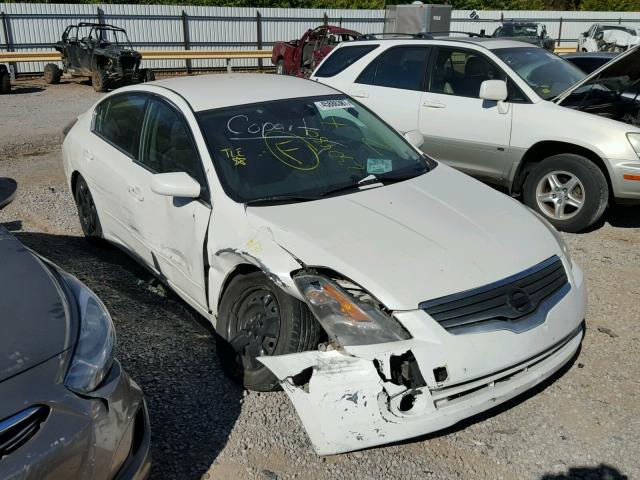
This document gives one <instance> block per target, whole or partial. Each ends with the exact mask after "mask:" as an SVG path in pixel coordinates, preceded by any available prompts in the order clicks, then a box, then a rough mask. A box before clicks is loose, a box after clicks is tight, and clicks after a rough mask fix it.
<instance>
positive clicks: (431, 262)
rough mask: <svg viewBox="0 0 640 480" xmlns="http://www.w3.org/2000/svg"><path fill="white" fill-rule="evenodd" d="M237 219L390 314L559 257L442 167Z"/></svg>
mask: <svg viewBox="0 0 640 480" xmlns="http://www.w3.org/2000/svg"><path fill="white" fill-rule="evenodd" d="M247 215H248V219H249V222H250V223H251V224H252V226H253V227H255V228H258V229H259V228H268V229H269V230H270V231H271V232H272V234H273V239H274V241H276V242H277V243H278V244H279V245H281V246H282V247H283V248H285V249H286V250H287V251H289V252H290V253H292V254H293V255H295V256H296V257H297V258H298V259H300V261H301V262H303V263H305V264H306V265H308V266H318V267H320V266H321V267H328V268H331V269H333V270H335V271H337V272H339V273H340V274H342V275H344V276H346V277H347V278H349V279H351V280H352V281H354V282H356V283H358V284H360V285H361V286H362V287H363V288H365V289H367V290H368V291H369V292H370V293H372V294H373V295H374V296H376V297H377V298H378V299H379V300H380V301H381V302H383V303H384V304H385V305H386V306H387V307H388V308H390V309H393V310H410V309H416V308H418V304H419V303H420V302H422V301H424V300H429V299H433V298H438V297H441V296H444V295H448V294H451V293H455V292H460V291H464V290H468V289H471V288H475V287H478V286H481V285H486V284H488V283H491V282H494V281H496V280H500V279H502V278H505V277H508V276H510V275H513V274H515V273H518V272H521V271H523V270H525V269H527V268H529V267H532V266H534V265H536V264H538V263H539V262H541V261H543V260H546V259H548V258H549V257H551V256H553V255H558V256H560V255H561V254H562V253H561V249H560V246H559V245H558V243H557V242H556V240H555V238H554V237H553V235H552V234H551V233H550V232H549V230H548V228H547V227H546V226H545V225H544V224H543V223H542V222H541V221H539V220H538V219H537V218H536V217H535V216H534V215H533V214H532V213H530V212H529V211H528V210H527V209H526V208H525V207H523V206H522V205H521V204H519V203H517V202H516V201H514V200H512V199H510V198H508V197H507V196H505V195H503V194H502V193H499V192H497V191H495V190H493V189H491V188H489V187H487V186H485V185H483V184H481V183H480V182H478V181H476V180H474V179H472V178H471V177H468V176H466V175H464V174H462V173H459V172H457V171H455V170H453V169H451V168H449V167H446V166H444V165H438V167H437V168H435V169H434V170H433V171H431V172H428V173H426V174H425V175H421V176H419V177H416V178H414V179H411V180H407V181H404V182H400V183H397V184H393V185H388V186H385V187H377V188H370V189H366V190H361V191H358V192H356V193H353V194H348V195H341V196H336V197H332V198H327V199H323V200H317V201H311V202H303V203H294V204H287V205H278V206H268V207H267V206H265V207H249V208H248V209H247Z"/></svg>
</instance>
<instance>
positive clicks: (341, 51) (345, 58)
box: [314, 45, 378, 77]
mask: <svg viewBox="0 0 640 480" xmlns="http://www.w3.org/2000/svg"><path fill="white" fill-rule="evenodd" d="M376 48H378V45H353V46H348V47H341V48H338V49H337V50H336V51H335V52H333V54H332V55H330V56H329V57H328V58H327V59H326V60H325V61H324V62H322V65H320V68H318V71H317V72H316V73H314V76H315V77H333V76H334V75H336V74H338V73H340V72H341V71H343V70H344V69H345V68H347V67H348V66H350V65H352V64H354V63H355V62H357V61H358V60H360V59H361V58H362V57H364V56H365V55H366V54H367V53H369V52H371V51H372V50H375V49H376Z"/></svg>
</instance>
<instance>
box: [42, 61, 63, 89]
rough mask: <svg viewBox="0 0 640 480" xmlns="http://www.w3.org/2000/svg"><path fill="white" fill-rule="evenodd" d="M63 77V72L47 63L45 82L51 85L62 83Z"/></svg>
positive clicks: (54, 65) (52, 64)
mask: <svg viewBox="0 0 640 480" xmlns="http://www.w3.org/2000/svg"><path fill="white" fill-rule="evenodd" d="M61 77H62V70H60V68H59V67H58V66H57V65H56V64H54V63H47V64H46V65H45V66H44V81H45V82H47V83H48V84H49V85H52V84H56V83H60V78H61Z"/></svg>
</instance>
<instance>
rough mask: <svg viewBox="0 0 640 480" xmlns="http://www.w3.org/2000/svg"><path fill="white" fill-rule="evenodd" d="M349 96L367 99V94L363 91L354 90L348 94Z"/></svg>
mask: <svg viewBox="0 0 640 480" xmlns="http://www.w3.org/2000/svg"><path fill="white" fill-rule="evenodd" d="M349 95H351V96H352V97H356V98H369V94H368V93H367V92H365V91H364V90H354V91H352V92H350V93H349Z"/></svg>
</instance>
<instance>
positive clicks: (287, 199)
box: [244, 195, 320, 207]
mask: <svg viewBox="0 0 640 480" xmlns="http://www.w3.org/2000/svg"><path fill="white" fill-rule="evenodd" d="M319 198H320V197H319V196H315V197H314V196H304V195H271V196H268V197H259V198H254V199H252V200H247V201H246V202H244V204H245V205H246V206H249V207H251V206H256V205H273V204H274V203H297V202H310V201H312V200H318V199H319Z"/></svg>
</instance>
